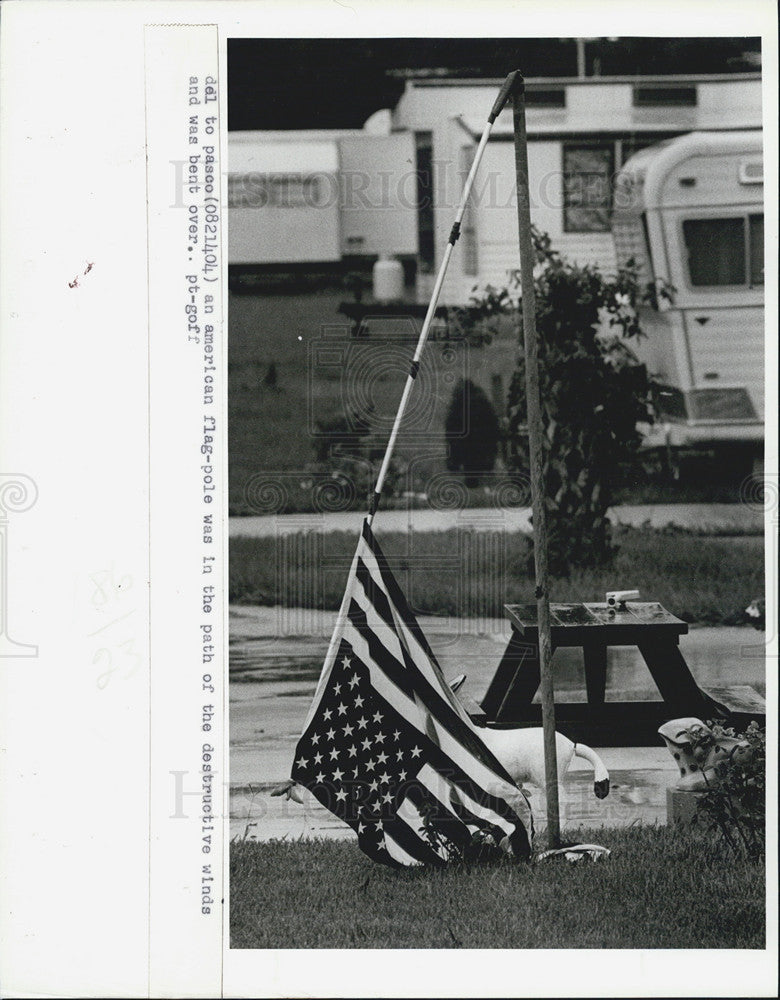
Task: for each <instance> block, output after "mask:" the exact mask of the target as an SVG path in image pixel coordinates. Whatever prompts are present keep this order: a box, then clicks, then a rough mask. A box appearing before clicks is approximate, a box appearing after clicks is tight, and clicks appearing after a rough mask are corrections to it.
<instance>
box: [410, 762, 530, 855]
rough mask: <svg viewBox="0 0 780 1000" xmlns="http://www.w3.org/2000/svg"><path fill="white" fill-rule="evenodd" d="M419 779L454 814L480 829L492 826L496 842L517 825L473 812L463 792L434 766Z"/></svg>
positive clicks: (421, 772) (420, 775)
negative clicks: (464, 798)
mask: <svg viewBox="0 0 780 1000" xmlns="http://www.w3.org/2000/svg"><path fill="white" fill-rule="evenodd" d="M417 780H418V781H419V782H420V784H421V785H423V786H424V787H425V788H427V789H428V791H429V792H430V793H431V795H434V796H435V797H436V798H437V799H438V800H439V802H441V803H442V805H443V806H445V808H447V809H449V810H450V811H451V812H452V813H453V815H455V816H457V817H458V818H459V819H460V820H462V822H463V823H466V824H471V825H473V826H477V827H479V828H480V829H483V828H484V827H485V825H486V824H487V825H488V826H489V827H490V832H491V833H492V834H493V836H494V837H495V838H496V842H498V841H499V840H501V838H502V837H505V836H506V835H507V834H508V833H511V832H512V831H513V830H514V828H515V826H516V825H517V824H514V825H513V824H506V823H504V825H501V823H500V822H496V817H495V816H494V817H493V819H488V818H486V817H485V816H477V815H476V814H475V813H473V812H471V811H470V810H469V809H467V808H466V807H465V805H464V804H463V796H462V794H459V792H458V790H457V789H454V787H453V785H452V784H450V782H448V781H447V779H446V778H444V777H442V775H440V774H439V772H438V771H435V770H434V769H433V768H432V767H427V766H426V767H424V768H423V769H422V770H421V771H420V773H419V774H418V775H417ZM451 793H452V794H451ZM499 820H500V817H499Z"/></svg>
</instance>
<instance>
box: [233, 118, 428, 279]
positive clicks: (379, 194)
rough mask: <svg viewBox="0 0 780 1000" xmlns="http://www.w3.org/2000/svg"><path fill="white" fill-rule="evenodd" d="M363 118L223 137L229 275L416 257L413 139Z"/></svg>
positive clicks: (333, 267) (332, 267)
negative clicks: (344, 127)
mask: <svg viewBox="0 0 780 1000" xmlns="http://www.w3.org/2000/svg"><path fill="white" fill-rule="evenodd" d="M373 117H374V118H375V117H376V116H373ZM371 123H372V119H369V121H368V122H367V123H366V127H365V128H364V129H356V130H351V131H341V132H339V131H315V130H311V131H307V132H298V131H290V132H230V133H229V136H228V154H229V163H228V226H229V230H228V231H229V244H228V262H229V264H230V272H231V278H232V279H235V278H236V277H240V276H241V274H242V273H245V272H253V271H262V270H287V271H294V270H295V269H296V268H299V269H301V270H302V271H306V270H309V271H311V270H315V269H326V268H328V267H330V268H331V269H332V270H334V271H338V272H341V271H342V270H343V269H344V266H345V265H346V266H349V264H350V262H356V263H357V262H359V261H360V260H361V259H363V260H366V261H369V262H370V261H373V260H375V259H376V258H377V257H378V256H380V255H383V254H387V255H395V256H397V257H399V258H400V259H402V260H404V259H410V260H412V261H413V260H415V259H416V255H417V216H416V201H415V190H414V180H415V177H414V168H413V163H414V138H413V136H412V135H411V134H410V133H392V134H391V133H390V132H389V131H387V132H386V133H385V134H381V133H377V132H376V131H375V129H374V128H373V127H372V126H371ZM387 125H388V127H389V120H388V122H387ZM407 189H408V190H407Z"/></svg>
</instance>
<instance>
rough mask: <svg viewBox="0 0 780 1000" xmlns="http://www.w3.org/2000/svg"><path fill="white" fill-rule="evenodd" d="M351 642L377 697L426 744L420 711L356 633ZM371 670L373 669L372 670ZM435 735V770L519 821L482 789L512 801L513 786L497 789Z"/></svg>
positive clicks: (476, 765)
mask: <svg viewBox="0 0 780 1000" xmlns="http://www.w3.org/2000/svg"><path fill="white" fill-rule="evenodd" d="M351 638H352V640H353V643H352V645H353V650H354V652H355V655H356V656H357V657H358V659H360V660H361V661H362V662H363V663H365V664H366V666H368V668H369V670H370V671H371V682H372V684H373V686H374V688H375V689H376V691H377V693H378V694H379V695H380V696H381V697H382V698H383V699H384V700H385V701H387V703H388V704H389V705H390V706H391V707H392V708H393V709H394V710H395V711H397V712H398V713H399V714H400V715H402V716H404V718H405V719H406V720H407V722H409V723H410V724H411V725H413V726H414V727H415V728H416V729H418V730H419V732H420V734H421V736H422V737H424V738H425V740H426V743H428V742H429V741H428V737H427V734H426V725H425V722H426V716H425V714H424V712H423V710H422V709H421V708H420V706H419V705H417V704H416V703H415V702H414V701H412V700H410V699H409V698H408V696H407V695H406V694H405V693H404V692H403V691H400V690H399V689H398V688H397V687H396V686H395V685H394V684H393V683H392V681H390V680H389V678H387V677H386V676H385V674H384V672H383V671H382V670H381V667H380V665H379V664H375V663H374V662H373V660H372V658H371V655H370V651H369V648H368V643H367V642H366V641H365V639H364V638H363V636H362V635H361V634H360V633H359V632H356V633H355V634H353V635H352V636H351ZM372 666H373V667H374V669H372ZM437 732H438V736H439V739H440V741H441V746H435V745H434V744H432V743H431V744H430V745H429V746H428V747H427V750H426V752H427V753H428V755H429V759H430V760H431V761H433V762H435V764H436V767H437V768H438V769H439V770H441V771H442V772H444V773H447V774H448V775H449V776H450V777H451V780H453V781H456V782H457V783H458V784H463V785H465V786H466V787H467V788H468V790H469V793H470V794H471V796H472V797H474V798H477V799H479V800H480V801H482V802H484V804H485V806H487V807H488V808H493V809H495V810H496V811H498V812H500V813H501V814H502V815H509V816H511V817H512V819H515V818H518V817H517V816H516V814H515V812H514V810H512V809H511V808H510V807H509V806H508V805H507V803H506V802H505V801H504V799H503V798H498V797H496V796H495V795H493V794H491V793H490V792H489V791H487V790H486V789H485V785H487V786H488V787H489V788H494V787H496V785H498V786H499V788H500V791H499V795H502V796H503V795H505V794H509V795H512V797H514V796H516V795H517V794H518V789H517V788H516V787H515V786H507V787H506V789H504V788H501V787H500V786H501V785H503V784H504V783H503V782H502V781H501V779H500V778H498V777H497V776H496V775H495V774H493V773H492V772H491V771H489V770H488V768H486V767H485V765H484V764H482V762H481V761H479V760H477V759H475V758H474V757H472V756H471V755H469V754H468V753H467V752H465V751H464V750H463V748H462V747H461V745H460V744H459V743H458V742H457V741H456V740H455V739H453V738H452V737H451V736H450V734H449V733H448V732H447V731H446V730H441V731H437ZM461 765H463V766H461ZM474 772H476V774H475V773H474Z"/></svg>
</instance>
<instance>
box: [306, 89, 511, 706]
mask: <svg viewBox="0 0 780 1000" xmlns="http://www.w3.org/2000/svg"><path fill="white" fill-rule="evenodd" d="M519 76H520V74H519V72H518V71H517V70H515V71H514V72H513V73H510V74H509V76H508V77H507V78H506V80H504V82H503V84H502V86H501V90H500V91H499V92H498V96H497V97H496V99H495V101H494V103H493V107H492V108H491V109H490V114H489V115H488V119H487V122H486V123H485V128H484V130H483V132H482V137H481V138H480V140H479V145H478V146H477V151H476V153H475V154H474V160H473V162H472V164H471V169H470V170H469V173H468V177H467V178H466V182H465V184H464V185H463V192H462V194H461V196H460V204H459V205H458V210H457V212H456V213H455V221H454V223H453V225H452V229H451V230H450V235H449V239H448V241H447V247H446V249H445V251H444V257H443V258H442V262H441V265H440V267H439V273H438V274H437V275H436V282H435V284H434V286H433V293H432V295H431V301H430V303H429V304H428V310H427V312H426V314H425V319H424V320H423V325H422V329H421V330H420V336H419V339H418V341H417V348H416V349H415V352H414V357H413V358H412V363H411V366H410V369H409V375H408V376H407V379H406V385H405V386H404V391H403V395H402V396H401V402H400V403H399V405H398V412H397V413H396V415H395V421H394V422H393V429H392V430H391V432H390V438H389V439H388V442H387V448H386V449H385V455H384V458H383V459H382V465H381V466H380V468H379V475H378V476H377V480H376V485H375V486H374V493H373V495H372V497H371V502H370V504H369V510H368V515H367V521H368V524H369V526H370V525H372V524H373V521H374V515H375V514H376V512H377V510H378V508H379V501H380V498H381V496H382V487H383V486H384V484H385V477H386V476H387V470H388V468H389V467H390V460H391V458H392V456H393V449H394V448H395V442H396V439H397V437H398V432H399V430H400V429H401V423H402V421H403V418H404V413H405V411H406V405H407V403H408V402H409V396H410V395H411V392H412V386H413V385H414V380H415V379H416V378H417V372H418V371H419V369H420V358H421V357H422V352H423V349H424V347H425V342H426V341H427V339H428V331H429V330H430V328H431V323H432V322H433V317H434V315H435V314H436V306H437V305H438V302H439V295H440V294H441V289H442V285H443V284H444V278H445V275H446V274H447V267H448V266H449V263H450V257H451V256H452V251H453V250H454V248H455V244H456V243H457V242H458V238H459V236H460V226H461V223H462V222H463V215H464V213H465V211H466V205H467V204H468V200H469V196H470V195H471V189H472V187H473V185H474V178H475V177H476V176H477V170H478V169H479V164H480V161H481V160H482V154H483V153H484V151H485V146H486V145H487V141H488V139H489V138H490V132H491V130H492V128H493V123H494V122H495V120H496V118H498V116H499V115H500V114H501V111H502V110H503V108H504V105H505V104H506V102H507V100H508V99H509V96H510V94H512V92H513V90H514V88H515V83H516V80H517V78H518V77H519ZM356 558H357V555H356V556H355V559H356ZM354 570H355V562H354V560H353V564H352V567H351V569H350V575H349V577H348V579H351V578H352V574H353V573H354ZM348 591H349V586H347V587H346V588H345V591H344V597H343V598H342V601H341V607H340V608H339V613H338V616H337V618H336V625H335V628H334V629H333V635H332V636H331V640H330V645H329V646H328V652H327V653H326V655H325V663H324V665H323V668H322V674H321V676H320V682H319V684H318V685H317V693H318V694H319V692H320V691H321V689H323V688H324V686H325V684H326V682H327V678H328V675H329V673H330V669H331V667H332V665H333V659H334V657H335V655H336V651H337V649H338V645H339V636H340V634H341V630H342V629H343V627H344V625H345V623H346V618H347V609H348V606H349V596H348ZM317 701H318V698H317V696H316V695H315V699H314V702H315V703H316V702H317ZM310 716H311V713H310ZM310 721H311V717H309V719H307V722H306V724H307V725H308V724H309V722H310Z"/></svg>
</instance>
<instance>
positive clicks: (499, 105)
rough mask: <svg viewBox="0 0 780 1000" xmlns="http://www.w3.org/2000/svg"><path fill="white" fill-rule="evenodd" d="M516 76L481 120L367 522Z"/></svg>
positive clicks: (509, 80) (370, 518)
mask: <svg viewBox="0 0 780 1000" xmlns="http://www.w3.org/2000/svg"><path fill="white" fill-rule="evenodd" d="M517 76H518V73H517V71H515V72H514V73H510V74H509V76H508V77H507V78H506V80H504V83H503V85H502V87H501V90H500V91H499V93H498V97H496V100H495V102H494V104H493V107H492V108H491V110H490V114H489V115H488V120H487V122H486V123H485V128H484V130H483V132H482V137H481V138H480V140H479V145H478V146H477V151H476V153H475V154H474V160H473V162H472V164H471V170H469V174H468V177H467V178H466V183H465V184H464V185H463V192H462V194H461V196H460V204H459V205H458V211H457V212H456V213H455V222H454V223H453V225H452V229H451V230H450V236H449V239H448V241H447V247H446V249H445V251H444V257H443V258H442V262H441V265H440V267H439V273H438V274H437V275H436V282H435V284H434V286H433V293H432V295H431V301H430V303H429V304H428V311H427V312H426V314H425V319H424V320H423V325H422V329H421V330H420V338H419V340H418V341H417V349H416V350H415V352H414V358H413V359H412V364H411V369H410V371H409V375H408V377H407V379H406V385H405V386H404V392H403V396H401V402H400V404H399V406H398V412H397V413H396V416H395V422H394V423H393V429H392V431H391V432H390V438H389V440H388V442H387V448H386V450H385V457H384V459H383V460H382V465H381V467H380V469H379V475H378V476H377V480H376V486H375V487H374V495H373V496H372V498H371V505H370V508H369V512H368V523H369V525H370V524H372V523H373V520H374V514H376V511H377V508H378V506H379V500H380V497H381V495H382V487H383V486H384V484H385V476H386V475H387V470H388V468H389V466H390V459H391V458H392V455H393V449H394V448H395V441H396V438H397V437H398V431H399V430H400V428H401V421H402V420H403V417H404V412H405V410H406V404H407V402H408V401H409V396H410V394H411V391H412V386H413V385H414V380H415V379H416V378H417V372H418V371H419V368H420V358H421V356H422V352H423V348H424V347H425V342H426V340H427V339H428V331H429V330H430V328H431V323H432V322H433V317H434V315H435V314H436V306H437V304H438V302H439V295H440V294H441V288H442V285H443V284H444V277H445V275H446V273H447V267H448V266H449V263H450V257H451V256H452V251H453V249H454V248H455V244H456V243H457V242H458V237H459V236H460V226H461V223H462V222H463V215H464V213H465V211H466V205H467V203H468V200H469V196H470V194H471V188H472V186H473V184H474V178H475V177H476V176H477V170H478V169H479V164H480V161H481V159H482V154H483V153H484V152H485V146H486V145H487V141H488V139H489V138H490V132H491V130H492V128H493V123H494V122H495V120H496V118H498V116H499V114H500V113H501V110H502V109H503V107H504V105H505V104H506V102H507V100H508V98H509V95H510V94H511V93H512V90H513V88H514V86H515V79H516V77H517Z"/></svg>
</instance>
